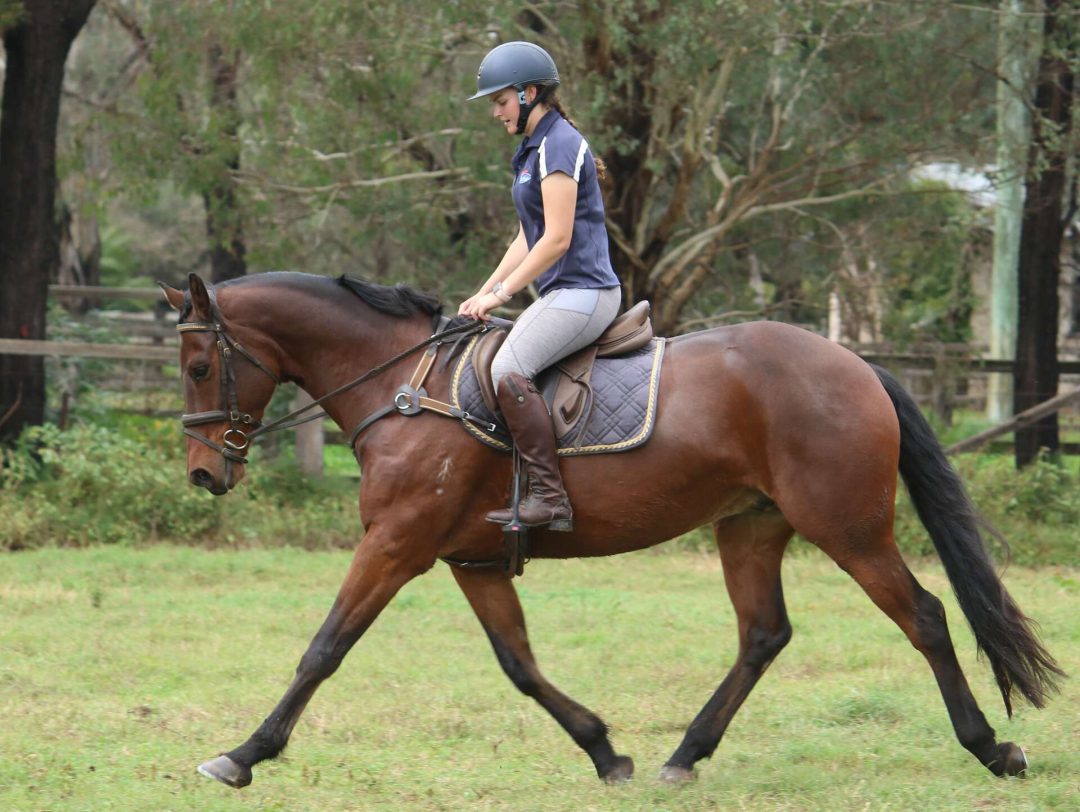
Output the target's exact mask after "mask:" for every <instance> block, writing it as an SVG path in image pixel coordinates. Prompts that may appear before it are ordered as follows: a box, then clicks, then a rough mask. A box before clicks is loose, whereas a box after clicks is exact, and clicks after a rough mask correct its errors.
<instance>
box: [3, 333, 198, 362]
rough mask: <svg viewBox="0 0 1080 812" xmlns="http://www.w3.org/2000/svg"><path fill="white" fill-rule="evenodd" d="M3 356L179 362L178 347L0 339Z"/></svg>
mask: <svg viewBox="0 0 1080 812" xmlns="http://www.w3.org/2000/svg"><path fill="white" fill-rule="evenodd" d="M0 355H74V356H79V357H81V358H110V359H113V360H118V361H161V362H168V361H176V360H177V352H176V347H175V346H172V347H163V346H154V345H152V344H95V343H90V342H84V341H31V340H29V339H23V338H0Z"/></svg>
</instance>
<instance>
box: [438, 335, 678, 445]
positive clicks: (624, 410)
mask: <svg viewBox="0 0 1080 812" xmlns="http://www.w3.org/2000/svg"><path fill="white" fill-rule="evenodd" d="M475 342H476V339H475V338H474V339H473V340H472V341H471V342H470V343H469V345H468V346H467V347H466V348H465V351H464V352H463V353H462V354H461V358H460V359H459V360H458V362H457V366H456V367H455V368H454V375H453V378H452V379H451V382H450V402H451V403H452V404H453V405H454V406H457V407H458V408H460V409H464V410H465V411H466V412H469V413H470V414H472V415H474V416H475V417H478V418H480V419H482V420H485V421H489V422H491V423H494V424H495V425H496V429H495V431H493V432H489V431H486V430H485V429H484V428H482V427H480V426H477V425H474V424H473V423H471V422H469V421H467V420H463V421H462V424H463V425H464V426H465V428H466V430H468V432H469V433H470V434H472V435H473V436H475V437H476V438H477V439H479V440H480V441H482V442H484V443H486V444H487V445H490V446H492V447H494V448H498V449H499V450H501V451H510V450H511V441H510V435H509V433H508V432H507V431H506V427H505V426H504V425H503V424H502V419H501V416H500V415H495V414H492V412H491V410H490V409H488V407H487V405H486V404H485V403H484V399H483V397H482V396H481V394H480V386H479V385H478V384H477V382H476V372H475V370H474V369H473V364H472V350H473V346H474V345H475ZM664 346H665V342H664V339H662V338H655V339H653V340H652V341H651V342H650V343H649V344H647V345H646V346H644V347H642V348H641V349H640V350H637V351H635V352H632V353H629V354H627V355H620V356H618V357H616V358H597V359H596V363H595V366H594V367H593V373H592V380H591V388H592V393H591V401H590V403H589V404H588V406H587V407H586V408H585V410H584V412H583V414H582V417H581V419H580V420H579V421H578V422H577V424H576V425H574V426H571V427H570V429H569V430H568V431H566V432H565V433H564V434H563V436H562V437H559V438H558V440H559V454H560V455H562V456H569V455H574V454H606V453H610V452H615V451H628V450H630V449H631V448H636V447H637V446H639V445H642V444H643V443H644V442H645V441H646V440H648V439H649V435H651V434H652V430H653V424H654V423H655V422H656V401H657V395H658V392H659V387H660V367H661V362H662V361H663V357H664ZM560 374H561V373H560V372H559V371H558V370H557V369H556V368H554V367H553V368H550V369H545V370H544V371H543V372H541V373H540V374H539V375H538V376H537V380H536V385H537V388H538V389H539V390H540V391H541V392H543V393H544V395H545V399H546V400H547V401H548V408H549V409H550V408H551V397H552V395H553V392H554V388H555V378H556V376H558V375H560Z"/></svg>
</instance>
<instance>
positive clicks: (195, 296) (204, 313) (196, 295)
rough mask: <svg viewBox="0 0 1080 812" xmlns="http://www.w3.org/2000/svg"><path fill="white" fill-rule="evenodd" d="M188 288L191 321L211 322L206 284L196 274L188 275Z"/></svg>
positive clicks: (211, 316)
mask: <svg viewBox="0 0 1080 812" xmlns="http://www.w3.org/2000/svg"><path fill="white" fill-rule="evenodd" d="M188 287H189V288H190V289H191V318H192V321H213V320H214V317H213V311H212V310H211V308H210V294H209V293H207V292H206V283H205V282H203V281H202V277H201V276H199V275H198V274H197V273H189V274H188Z"/></svg>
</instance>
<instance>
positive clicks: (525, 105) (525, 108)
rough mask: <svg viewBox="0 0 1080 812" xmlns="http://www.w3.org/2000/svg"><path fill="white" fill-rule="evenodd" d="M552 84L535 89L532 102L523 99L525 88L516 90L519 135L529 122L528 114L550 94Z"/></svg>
mask: <svg viewBox="0 0 1080 812" xmlns="http://www.w3.org/2000/svg"><path fill="white" fill-rule="evenodd" d="M551 89H552V85H544V86H542V87H541V88H540V89H539V90H537V91H536V98H535V99H533V100H532V102H527V101H525V88H520V89H519V90H518V111H519V112H518V121H517V130H516V132H517V134H518V135H521V134H522V133H524V132H525V125H526V124H528V122H529V114H530V113H531V112H532V111H533V108H534V107H536V105H538V104H540V103H542V102H543V101H544V100H545V99H547V97H548V96H550V95H551Z"/></svg>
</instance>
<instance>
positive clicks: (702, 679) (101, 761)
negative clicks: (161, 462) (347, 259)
mask: <svg viewBox="0 0 1080 812" xmlns="http://www.w3.org/2000/svg"><path fill="white" fill-rule="evenodd" d="M800 546H802V545H800ZM348 561H349V554H348V553H344V552H303V551H299V550H295V549H289V548H279V549H274V550H246V551H225V550H218V551H207V550H201V549H192V548H182V547H165V546H162V547H152V548H148V549H141V550H137V549H131V548H123V547H108V548H105V547H98V548H91V549H87V550H81V551H76V550H57V549H44V550H40V551H34V552H23V553H19V554H9V555H6V556H3V557H2V558H0V562H2V563H0V567H2V570H0V572H2V577H0V618H2V619H3V620H2V623H0V715H2V719H3V724H2V725H0V809H3V810H6V811H7V812H30V811H31V810H49V812H63V811H64V810H93V811H94V812H100V811H101V810H155V811H156V810H190V809H197V810H256V809H257V810H368V809H372V810H375V809H386V810H401V809H407V810H414V809H425V810H426V809H432V810H434V809H512V810H541V809H542V810H574V812H577V811H578V810H677V809H694V810H700V809H724V810H739V809H753V810H809V809H821V810H836V809H875V810H886V809H898V810H909V809H913V808H915V809H934V810H937V809H957V810H959V809H964V810H967V809H1008V810H1036V809H1037V810H1044V809H1075V808H1077V806H1078V804H1080V794H1078V793H1080V791H1078V789H1077V787H1078V784H1077V768H1078V766H1080V765H1078V763H1077V757H1076V753H1077V743H1078V731H1077V728H1076V725H1077V720H1078V719H1080V695H1078V692H1077V690H1076V688H1075V686H1074V685H1073V684H1072V683H1069V682H1067V683H1066V684H1065V689H1064V692H1063V694H1062V695H1061V696H1059V697H1058V698H1057V699H1056V700H1055V701H1054V703H1053V705H1052V706H1051V708H1050V709H1048V710H1046V711H1044V712H1036V711H1034V710H1032V709H1030V708H1027V707H1024V708H1021V709H1020V710H1019V712H1018V713H1017V715H1016V716H1015V717H1014V719H1013V720H1012V721H1007V720H1006V718H1005V714H1004V711H1003V709H1002V706H1001V702H1000V699H999V697H998V696H997V692H996V689H995V688H994V686H993V684H992V680H991V677H990V674H989V670H988V669H987V668H986V666H985V664H984V663H976V662H975V656H974V647H973V644H972V642H971V639H970V635H969V634H968V631H967V628H966V626H965V625H964V623H963V622H962V621H961V620H960V616H959V612H958V610H957V609H956V608H955V603H954V602H953V600H952V596H951V593H950V592H949V590H948V586H947V584H946V582H945V579H944V576H943V575H942V572H941V570H940V567H939V566H938V565H937V564H936V563H935V562H928V563H920V564H919V565H918V566H916V567H915V570H916V573H917V576H918V577H919V579H920V580H921V581H922V582H923V584H924V585H925V586H926V587H927V588H929V589H931V590H932V591H934V592H935V593H936V594H938V595H939V596H940V597H942V598H943V600H945V601H946V605H947V608H948V612H949V616H950V618H951V620H952V631H953V636H954V639H955V640H956V644H957V650H958V653H959V656H960V660H961V663H962V665H963V667H964V669H965V672H966V673H967V676H968V680H969V682H970V683H971V685H972V688H973V690H974V691H975V693H976V696H977V697H978V699H979V702H980V704H981V706H982V708H983V710H984V712H985V713H986V714H987V716H988V718H989V719H990V721H991V723H992V724H993V725H994V726H995V727H996V728H997V730H998V734H999V736H1000V737H1001V738H1002V739H1011V740H1015V741H1017V742H1018V743H1020V744H1021V745H1022V746H1024V747H1025V748H1026V750H1027V752H1028V756H1029V758H1030V759H1031V762H1032V769H1031V774H1030V777H1028V778H1027V779H1026V780H1016V779H1009V780H1002V779H997V778H994V777H993V776H991V775H990V773H989V772H987V771H986V770H984V769H983V768H982V767H981V766H980V765H979V764H978V763H977V762H976V761H975V760H974V759H973V758H972V757H970V756H969V755H968V754H967V753H966V752H965V751H964V750H962V749H961V748H960V746H959V745H958V744H957V743H956V741H955V739H954V737H953V734H952V730H951V728H950V726H949V722H948V719H947V717H946V714H945V711H944V708H943V705H942V703H941V700H940V697H939V695H938V693H937V690H936V688H935V685H934V682H933V679H932V676H931V674H930V670H929V668H928V667H927V666H926V664H925V662H924V661H923V660H922V658H921V657H920V656H919V655H918V654H917V653H916V652H915V651H914V650H913V649H912V648H911V647H910V646H909V645H908V644H907V642H906V641H905V640H904V639H903V637H902V635H901V634H900V632H899V631H898V630H897V629H896V628H895V627H894V626H892V624H891V623H890V622H889V621H888V620H887V619H886V618H885V617H884V616H883V615H882V614H881V613H880V612H878V611H877V610H876V609H874V608H873V606H872V605H871V604H870V603H869V601H868V600H867V599H866V598H865V596H863V595H862V593H861V592H860V591H859V590H858V588H857V587H856V586H855V585H854V583H853V582H851V581H850V580H849V579H848V578H847V576H845V575H844V574H843V573H842V572H840V571H839V570H838V569H836V568H835V567H834V566H833V565H832V564H831V563H829V562H828V561H825V560H823V559H822V557H821V556H820V555H819V554H816V553H813V552H804V553H800V554H798V555H794V556H792V557H790V558H789V560H788V561H787V562H786V564H785V573H786V577H785V584H786V593H787V599H788V605H789V610H790V613H791V618H792V623H793V625H794V628H795V635H794V638H793V640H792V643H791V644H790V646H789V647H788V648H787V649H786V650H785V651H784V652H783V654H782V655H781V656H780V657H779V659H778V660H777V661H776V662H775V663H774V665H773V666H772V668H771V669H770V671H769V672H768V673H767V674H766V676H765V678H764V679H763V681H762V682H761V684H760V685H759V686H758V688H757V689H756V690H755V691H754V693H753V694H752V695H751V697H750V699H749V701H748V702H747V703H746V705H745V706H744V708H743V709H742V711H741V712H740V713H739V715H738V716H737V717H736V718H735V721H734V722H733V724H732V726H731V728H730V730H729V732H728V735H727V736H726V737H725V739H724V741H723V742H722V743H721V745H720V748H719V749H718V751H717V753H716V755H715V756H714V757H713V759H712V760H711V762H710V761H707V762H703V763H702V764H700V765H699V774H700V777H699V780H698V781H697V782H696V783H693V784H691V785H689V786H685V787H669V786H666V785H662V784H660V783H659V782H658V781H657V780H656V777H655V776H656V773H657V771H658V769H659V767H660V765H661V764H662V763H663V762H664V760H665V759H666V758H667V756H668V755H669V754H670V753H671V751H672V750H673V749H674V747H675V746H676V744H677V743H678V741H679V738H680V737H681V735H682V732H683V730H684V728H685V726H686V724H687V723H688V722H689V720H690V719H691V718H692V717H693V715H694V714H695V713H696V712H697V711H698V709H699V708H700V706H701V705H702V704H703V703H704V701H705V700H706V698H707V697H708V696H709V694H710V693H711V692H712V690H713V689H714V688H715V687H716V685H717V684H718V683H719V681H720V679H721V678H722V676H723V674H724V672H725V671H726V669H727V667H728V666H729V665H730V663H731V660H732V655H733V652H734V647H735V630H734V628H733V623H732V613H731V610H730V608H729V605H728V602H727V599H726V596H725V594H724V587H723V580H722V575H721V573H720V571H719V565H718V563H717V561H716V559H715V557H712V556H706V555H701V554H693V553H686V552H678V553H670V552H669V553H664V552H661V553H656V552H650V553H639V554H634V555H629V556H623V557H620V558H614V559H605V560H597V561H569V562H543V561H538V562H533V563H531V564H530V565H529V567H528V569H527V571H526V574H525V577H524V578H523V579H521V580H520V581H519V582H518V585H519V590H520V592H521V595H522V600H523V603H524V605H525V609H526V614H527V616H528V619H529V624H530V633H531V637H532V641H533V645H534V649H535V650H536V652H537V655H538V657H539V659H540V663H541V666H542V667H543V668H544V670H545V672H546V673H547V674H548V676H549V677H550V678H552V680H553V681H554V682H555V684H556V685H558V686H559V687H560V688H562V689H563V690H565V691H566V692H567V693H569V694H570V695H571V696H573V697H575V698H576V699H578V700H579V701H581V702H583V703H584V704H586V705H588V706H590V707H592V708H593V709H594V710H596V711H597V712H598V713H600V715H601V716H603V718H605V720H606V721H607V722H608V723H609V724H610V725H611V726H612V735H613V740H614V742H615V745H616V748H617V749H618V750H619V752H623V753H627V754H629V755H631V756H633V757H634V759H635V760H636V762H637V766H638V773H637V776H636V778H635V780H634V781H633V782H631V783H630V784H628V785H624V786H616V787H608V786H605V785H603V784H601V783H600V782H599V781H597V779H596V778H595V774H594V773H593V771H592V768H591V765H590V763H589V761H588V759H587V757H586V756H585V755H584V754H583V753H581V752H580V751H579V750H578V749H577V748H576V746H575V745H574V744H573V743H572V742H571V741H570V740H569V738H568V737H567V736H566V735H565V734H564V733H563V732H562V730H561V729H559V728H558V727H557V726H556V724H555V723H554V722H553V721H552V720H551V719H550V717H548V716H547V714H546V713H544V712H543V711H542V710H541V709H539V708H538V707H537V706H536V705H535V704H533V703H532V702H531V700H528V699H526V698H524V697H522V696H521V695H519V694H518V693H517V692H516V691H515V689H514V688H513V687H512V686H511V684H510V683H509V681H508V680H507V679H506V678H505V677H504V676H503V675H502V673H501V671H500V670H499V669H498V666H497V665H496V662H495V659H494V657H493V655H492V653H491V651H490V648H489V646H488V643H487V642H486V639H485V638H484V636H483V634H482V633H481V631H480V629H479V627H478V624H477V623H476V621H475V619H474V618H473V617H472V615H471V613H470V610H469V609H468V607H467V605H466V603H465V600H464V599H463V597H462V596H461V595H460V594H459V593H458V591H457V589H456V587H455V586H454V584H453V580H452V578H450V576H449V574H448V573H447V571H446V567H445V565H441V564H440V565H439V566H438V567H437V568H436V569H435V570H434V571H433V572H431V573H429V574H427V575H426V576H424V577H423V578H420V579H418V580H417V581H415V582H414V583H412V584H410V585H409V586H408V587H407V588H406V589H405V590H404V591H403V592H402V593H401V594H400V595H399V596H398V597H397V599H396V600H395V601H394V602H393V603H392V604H391V605H390V607H389V608H388V609H387V610H386V611H385V612H384V613H383V616H382V617H381V618H380V619H379V621H378V622H377V623H376V624H375V626H374V627H373V628H372V629H371V630H370V631H369V632H368V634H367V636H365V638H364V639H363V640H362V641H361V642H360V643H359V644H358V646H357V647H356V648H355V649H354V650H353V652H352V653H351V654H350V656H349V657H348V658H347V659H346V661H345V663H344V665H343V666H342V668H341V669H340V671H339V672H338V673H337V674H336V675H335V676H334V677H333V678H332V679H331V680H330V681H329V682H327V683H326V684H325V685H324V686H323V687H322V689H321V690H320V691H319V693H318V694H317V695H316V697H315V699H314V700H313V701H312V703H311V705H310V706H309V707H308V709H307V711H306V713H305V715H304V716H303V718H302V719H301V721H300V723H299V725H298V726H297V729H296V731H295V733H294V735H293V739H292V744H291V746H290V748H289V750H288V751H287V752H286V755H285V757H283V758H282V759H280V760H278V761H276V762H270V763H267V764H264V765H261V766H259V767H258V768H257V769H256V772H255V781H254V783H253V784H252V785H251V786H250V787H248V788H247V789H244V790H242V791H239V792H237V791H235V790H231V789H229V788H227V787H225V786H223V785H221V784H218V783H216V782H212V781H209V780H207V779H204V778H202V777H200V776H198V775H197V774H196V772H195V766H196V765H197V764H198V763H199V762H200V761H202V760H204V759H205V758H208V757H211V756H213V755H215V754H216V753H218V752H219V751H221V750H225V749H229V748H231V747H234V746H236V745H237V744H239V743H240V742H241V741H242V740H243V739H245V738H246V737H247V735H248V734H249V733H250V732H251V731H252V730H253V729H254V727H255V726H256V725H257V724H258V723H259V721H260V720H261V719H262V718H263V716H265V714H266V713H267V712H269V710H270V709H271V707H272V706H273V704H274V703H275V702H276V701H277V699H278V698H279V697H280V695H281V693H282V691H283V690H284V688H285V686H286V684H287V682H288V680H289V678H290V677H291V674H292V670H293V668H294V667H295V664H296V662H297V661H298V659H299V657H300V655H301V654H302V653H303V651H304V648H305V647H306V644H307V642H308V639H309V638H310V636H311V635H312V634H313V633H314V631H315V629H316V628H317V627H318V624H319V623H320V622H321V620H322V618H323V616H324V615H325V612H326V610H327V609H328V608H329V605H330V603H331V601H332V599H333V596H334V594H335V592H336V589H337V586H338V583H339V581H340V579H341V577H342V575H343V573H344V571H345V569H346V567H347V566H348ZM1007 583H1008V584H1009V586H1010V588H1011V590H1012V592H1013V594H1014V595H1015V597H1016V598H1017V600H1018V601H1019V602H1020V604H1021V606H1022V607H1023V608H1024V609H1025V610H1026V611H1028V612H1029V613H1030V614H1032V615H1033V616H1034V617H1036V618H1037V619H1038V620H1039V621H1040V622H1041V623H1042V628H1043V634H1044V637H1045V640H1046V642H1047V645H1048V646H1049V647H1050V649H1051V650H1052V651H1053V653H1054V654H1055V655H1056V656H1057V657H1058V658H1059V660H1060V662H1061V664H1062V665H1063V666H1064V667H1065V668H1066V670H1068V671H1070V672H1073V673H1075V672H1076V671H1077V670H1078V667H1080V624H1077V622H1076V617H1077V612H1078V609H1080V570H1078V569H1076V568H1064V567H1057V568H1042V569H1024V568H1020V567H1013V568H1011V569H1010V570H1009V571H1008V573H1007Z"/></svg>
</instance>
